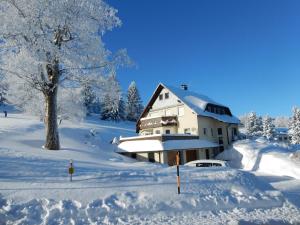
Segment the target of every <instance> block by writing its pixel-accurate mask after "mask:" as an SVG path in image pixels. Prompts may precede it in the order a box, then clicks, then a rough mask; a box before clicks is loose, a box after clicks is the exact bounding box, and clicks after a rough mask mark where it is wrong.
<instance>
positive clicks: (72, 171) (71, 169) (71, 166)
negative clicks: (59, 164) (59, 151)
mask: <svg viewBox="0 0 300 225" xmlns="http://www.w3.org/2000/svg"><path fill="white" fill-rule="evenodd" d="M73 173H74V166H73V160H72V159H71V160H70V165H69V175H70V181H71V182H72V176H73Z"/></svg>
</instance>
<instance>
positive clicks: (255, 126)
mask: <svg viewBox="0 0 300 225" xmlns="http://www.w3.org/2000/svg"><path fill="white" fill-rule="evenodd" d="M278 118H279V119H278ZM276 119H277V120H278V121H279V122H280V123H279V124H285V121H284V120H285V118H284V117H277V118H276ZM276 119H274V118H271V117H270V116H268V115H267V116H264V117H262V116H258V115H257V114H256V112H250V113H249V114H247V115H246V116H243V117H241V121H242V123H243V124H244V126H245V129H246V134H247V136H248V137H250V138H251V137H259V136H262V137H265V138H267V139H268V140H272V139H273V138H274V137H275V134H276V132H275V122H276ZM288 134H289V136H290V137H291V144H300V108H297V107H294V108H293V110H292V117H291V118H289V124H288Z"/></svg>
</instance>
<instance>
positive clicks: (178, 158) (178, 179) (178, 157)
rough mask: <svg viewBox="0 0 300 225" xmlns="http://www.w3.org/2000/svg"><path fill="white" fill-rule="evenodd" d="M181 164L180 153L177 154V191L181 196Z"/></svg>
mask: <svg viewBox="0 0 300 225" xmlns="http://www.w3.org/2000/svg"><path fill="white" fill-rule="evenodd" d="M179 162H180V156H179V151H178V152H177V154H176V165H177V189H178V194H180V176H179Z"/></svg>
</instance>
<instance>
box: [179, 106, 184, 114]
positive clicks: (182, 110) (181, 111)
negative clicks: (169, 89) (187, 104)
mask: <svg viewBox="0 0 300 225" xmlns="http://www.w3.org/2000/svg"><path fill="white" fill-rule="evenodd" d="M178 116H184V108H183V107H179V108H178Z"/></svg>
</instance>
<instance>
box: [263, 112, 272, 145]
mask: <svg viewBox="0 0 300 225" xmlns="http://www.w3.org/2000/svg"><path fill="white" fill-rule="evenodd" d="M262 122H263V131H262V136H263V137H265V138H267V139H268V140H270V139H272V138H273V137H274V133H275V126H274V124H273V119H272V118H271V117H270V116H265V117H264V118H263V121H262Z"/></svg>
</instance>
